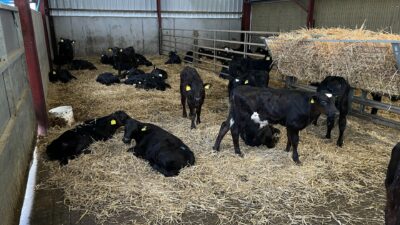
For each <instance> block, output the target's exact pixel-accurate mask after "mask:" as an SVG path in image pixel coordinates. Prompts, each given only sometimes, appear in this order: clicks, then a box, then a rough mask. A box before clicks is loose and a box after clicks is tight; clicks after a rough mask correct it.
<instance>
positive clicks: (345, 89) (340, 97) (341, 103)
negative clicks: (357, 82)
mask: <svg viewBox="0 0 400 225" xmlns="http://www.w3.org/2000/svg"><path fill="white" fill-rule="evenodd" d="M317 86H318V87H317V92H321V93H330V94H332V96H333V97H334V99H335V105H336V108H337V109H338V110H339V138H338V140H337V142H336V144H337V146H339V147H342V146H343V134H344V130H345V129H346V124H347V114H348V113H349V92H350V85H349V83H348V82H347V81H346V80H345V79H344V78H343V77H337V76H328V77H326V78H325V79H324V80H323V81H322V82H321V83H320V84H318V85H317ZM317 120H318V117H317V118H316V119H315V120H314V125H317ZM326 121H327V127H328V129H327V131H326V135H325V137H326V138H331V131H332V129H333V126H334V125H335V117H328V118H327V120H326Z"/></svg>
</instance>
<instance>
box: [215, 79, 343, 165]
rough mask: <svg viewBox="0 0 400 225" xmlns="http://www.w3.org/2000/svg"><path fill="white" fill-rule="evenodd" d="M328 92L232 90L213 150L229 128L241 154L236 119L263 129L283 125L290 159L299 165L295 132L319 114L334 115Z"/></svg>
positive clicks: (262, 89)
mask: <svg viewBox="0 0 400 225" xmlns="http://www.w3.org/2000/svg"><path fill="white" fill-rule="evenodd" d="M331 97H332V96H331V95H329V94H323V93H306V92H300V91H294V90H284V89H271V88H258V87H250V86H240V87H237V88H235V89H234V90H233V92H232V96H231V98H230V109H229V115H228V118H227V120H226V121H225V122H223V123H222V125H221V128H220V130H219V134H218V136H217V139H216V141H215V144H214V147H213V149H214V150H216V151H219V147H220V144H221V141H222V139H223V138H224V136H225V134H226V133H227V132H228V131H229V130H231V135H232V140H233V145H234V149H235V153H236V154H238V155H240V156H242V152H241V151H240V148H239V135H240V132H241V130H240V126H239V124H240V121H243V120H249V118H250V119H251V120H252V121H253V122H254V123H255V124H258V125H259V128H263V127H265V126H267V125H269V124H281V125H282V126H285V127H286V131H287V137H288V142H287V145H286V151H290V149H291V148H293V155H292V158H293V161H294V162H296V163H298V164H300V160H299V155H298V152H297V146H298V144H299V131H300V130H303V129H304V128H305V127H306V126H308V125H309V124H310V123H311V122H312V121H313V120H314V119H315V118H316V117H317V116H318V115H320V114H321V113H324V114H327V115H328V117H332V116H335V113H336V112H337V109H336V108H335V105H334V101H333V99H332V98H331Z"/></svg>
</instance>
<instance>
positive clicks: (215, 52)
mask: <svg viewBox="0 0 400 225" xmlns="http://www.w3.org/2000/svg"><path fill="white" fill-rule="evenodd" d="M216 38H217V36H216V32H215V31H214V40H213V44H214V73H216V72H217V65H216V64H217V62H216V58H215V56H216V54H217V51H216V50H215V39H216Z"/></svg>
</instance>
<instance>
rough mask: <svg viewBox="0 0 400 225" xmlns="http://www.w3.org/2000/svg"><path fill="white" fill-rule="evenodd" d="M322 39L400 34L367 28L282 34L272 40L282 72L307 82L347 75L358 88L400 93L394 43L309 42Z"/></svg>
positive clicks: (380, 37)
mask: <svg viewBox="0 0 400 225" xmlns="http://www.w3.org/2000/svg"><path fill="white" fill-rule="evenodd" d="M305 39H320V40H326V39H329V40H395V41H400V35H395V34H388V33H381V32H373V31H368V30H364V29H362V28H361V29H355V30H351V29H342V28H330V29H311V30H307V29H301V30H296V31H292V32H289V33H282V34H280V35H279V37H277V38H276V39H274V40H273V41H271V42H270V44H269V47H270V48H271V51H272V55H273V58H274V60H275V61H276V62H277V65H278V68H279V70H280V72H282V73H283V74H285V75H288V76H295V77H297V78H298V79H300V80H304V81H307V82H315V81H321V80H323V79H324V78H325V77H326V76H330V75H336V76H342V77H344V78H346V79H347V80H348V81H349V83H350V85H352V86H353V87H356V88H360V89H364V90H368V91H374V92H379V93H387V94H391V95H393V94H394V95H398V94H400V73H399V70H398V68H396V59H395V57H394V54H393V49H392V46H391V44H390V43H342V42H341V43H337V42H335V43H332V42H318V41H315V42H308V41H304V40H305Z"/></svg>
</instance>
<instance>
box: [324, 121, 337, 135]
mask: <svg viewBox="0 0 400 225" xmlns="http://www.w3.org/2000/svg"><path fill="white" fill-rule="evenodd" d="M334 125H335V117H334V116H332V117H328V118H326V126H327V130H326V135H325V137H326V138H328V139H330V138H331V132H332V129H333V126H334Z"/></svg>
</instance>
